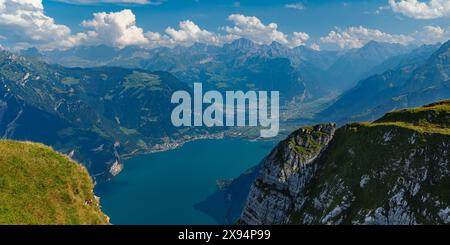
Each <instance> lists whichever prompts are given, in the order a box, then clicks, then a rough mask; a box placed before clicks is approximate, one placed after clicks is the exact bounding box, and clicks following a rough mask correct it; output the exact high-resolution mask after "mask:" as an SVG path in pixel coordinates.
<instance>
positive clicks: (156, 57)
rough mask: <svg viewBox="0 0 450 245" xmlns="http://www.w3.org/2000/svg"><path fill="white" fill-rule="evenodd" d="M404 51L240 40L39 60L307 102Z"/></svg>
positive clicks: (60, 54) (70, 53)
mask: <svg viewBox="0 0 450 245" xmlns="http://www.w3.org/2000/svg"><path fill="white" fill-rule="evenodd" d="M409 50H410V47H405V46H402V45H397V44H387V43H377V42H370V43H368V44H367V45H365V46H364V47H362V48H360V49H352V50H348V51H316V50H312V49H310V48H308V47H304V46H299V47H296V48H293V49H290V48H287V47H285V46H283V45H281V44H280V43H277V42H273V43H272V44H270V45H258V44H256V43H254V42H252V41H250V40H248V39H244V38H241V39H237V40H235V41H233V42H232V43H228V44H224V45H223V47H217V46H211V45H206V44H200V43H196V44H194V45H193V46H191V47H182V46H177V47H175V48H164V47H162V48H155V49H141V48H138V47H127V48H124V49H114V48H110V47H107V46H95V47H77V48H73V49H69V50H66V51H51V52H46V53H45V56H46V58H47V59H48V60H49V61H51V62H53V63H57V64H61V65H65V66H81V67H92V66H104V65H106V66H120V67H128V68H142V69H146V70H150V71H156V70H162V71H168V72H171V73H172V74H174V75H175V76H176V77H177V78H179V79H180V80H182V81H184V82H187V83H188V84H192V83H193V82H203V83H204V84H207V86H209V87H210V88H215V89H224V88H234V89H249V88H252V89H269V88H272V89H276V90H280V91H281V93H282V94H284V95H285V96H284V97H285V98H286V99H290V98H291V97H292V94H296V95H302V94H307V95H308V96H306V97H305V98H306V99H312V100H313V99H317V98H320V97H322V96H324V95H327V94H329V93H330V92H333V91H336V90H342V89H347V88H349V87H351V86H352V85H354V84H355V83H356V81H357V80H359V79H362V78H364V77H363V76H369V75H372V74H371V73H370V71H371V70H372V69H373V68H374V67H375V66H377V65H379V64H381V63H382V62H384V61H386V60H387V59H389V58H391V57H393V56H398V55H400V54H404V53H406V52H408V51H409ZM282 59H287V61H283V60H282ZM280 66H286V67H280ZM272 67H276V68H281V69H280V70H279V71H278V70H274V69H272ZM349 71H351V72H349ZM282 73H284V74H282Z"/></svg>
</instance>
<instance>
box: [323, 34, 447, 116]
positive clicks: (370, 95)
mask: <svg viewBox="0 0 450 245" xmlns="http://www.w3.org/2000/svg"><path fill="white" fill-rule="evenodd" d="M412 57H420V56H414V55H413V56H412ZM414 59H415V58H414ZM414 59H413V60H414ZM406 60H408V59H406ZM416 60H418V63H416V64H408V63H409V62H406V64H407V65H405V66H402V67H400V68H398V69H395V70H388V71H386V72H384V73H382V74H380V75H374V76H372V77H370V78H367V79H365V80H362V81H360V82H359V83H358V85H357V86H356V87H355V88H353V89H351V90H349V91H348V92H346V93H344V94H343V95H342V96H341V97H340V98H339V99H338V100H337V101H336V102H335V103H334V104H333V105H331V106H330V107H329V108H327V109H326V110H325V111H324V112H323V113H321V114H320V115H319V118H322V119H324V118H326V119H325V120H333V121H337V122H348V121H361V120H375V119H376V118H378V117H379V116H381V115H383V114H384V113H385V112H388V111H390V110H394V109H398V108H405V107H413V106H418V105H422V104H425V103H430V102H432V101H436V100H440V99H446V98H449V97H450V41H449V42H447V43H445V44H443V45H442V46H441V47H440V48H439V49H438V50H437V51H436V52H434V53H433V54H432V55H431V56H430V57H429V58H427V59H425V60H424V61H423V60H421V59H416Z"/></svg>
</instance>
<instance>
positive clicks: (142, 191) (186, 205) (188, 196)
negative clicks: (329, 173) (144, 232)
mask: <svg viewBox="0 0 450 245" xmlns="http://www.w3.org/2000/svg"><path fill="white" fill-rule="evenodd" d="M274 145H275V142H272V141H255V142H251V141H247V140H240V139H221V140H197V141H193V142H189V143H187V144H185V145H184V146H183V147H181V148H178V149H175V150H171V151H166V152H160V153H154V154H147V155H141V156H137V157H134V158H132V159H130V160H127V161H126V162H125V168H124V170H123V171H122V172H121V173H120V174H119V175H118V176H116V177H115V178H113V179H112V181H111V182H108V183H103V184H99V185H97V186H96V188H95V193H96V195H98V196H100V197H101V201H100V202H101V205H102V210H103V211H104V212H105V213H106V214H107V215H108V216H109V217H110V218H111V223H113V224H215V221H214V220H213V219H212V218H210V217H209V216H208V215H206V214H204V213H202V212H200V211H197V210H195V209H194V208H193V207H192V205H194V204H195V203H198V202H200V201H202V200H204V199H205V198H206V197H207V196H208V195H210V194H212V193H213V192H214V191H215V190H216V188H217V187H216V180H218V179H230V178H234V177H237V176H239V175H240V174H241V173H243V172H244V171H245V170H247V169H248V168H250V167H252V166H254V165H256V164H258V163H259V162H260V160H261V159H262V158H263V157H264V156H266V155H267V154H269V152H270V150H271V149H272V147H273V146H274Z"/></svg>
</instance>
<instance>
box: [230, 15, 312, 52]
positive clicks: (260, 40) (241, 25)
mask: <svg viewBox="0 0 450 245" xmlns="http://www.w3.org/2000/svg"><path fill="white" fill-rule="evenodd" d="M228 20H230V21H232V22H233V23H234V26H233V27H229V26H227V27H225V31H226V32H227V33H228V34H231V35H233V36H237V37H242V38H247V39H249V40H251V41H253V42H255V43H257V44H270V43H272V42H278V43H280V44H283V45H286V46H289V47H296V46H299V45H303V44H304V42H305V41H306V40H308V39H309V35H308V34H306V33H303V32H294V33H293V34H292V37H291V38H289V37H288V35H286V34H284V33H283V32H281V31H279V30H278V25H277V24H276V23H269V24H268V25H265V24H264V23H262V22H261V20H260V19H258V18H257V17H255V16H245V15H242V14H232V15H230V16H228Z"/></svg>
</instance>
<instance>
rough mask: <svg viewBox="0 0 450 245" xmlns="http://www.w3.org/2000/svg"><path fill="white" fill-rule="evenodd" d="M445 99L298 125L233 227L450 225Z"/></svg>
mask: <svg viewBox="0 0 450 245" xmlns="http://www.w3.org/2000/svg"><path fill="white" fill-rule="evenodd" d="M449 122H450V101H449V100H447V101H442V102H438V103H434V104H431V105H428V106H425V107H421V108H416V109H406V110H401V111H396V112H392V113H389V114H387V115H386V116H384V117H383V118H381V119H379V120H378V121H375V122H373V123H354V124H349V125H345V126H343V127H342V128H339V129H337V130H335V128H334V126H333V125H317V126H315V127H313V128H303V129H300V130H298V131H296V132H294V133H293V134H291V135H290V136H289V137H288V138H287V139H286V140H284V141H283V142H281V143H280V144H279V145H278V146H277V147H276V148H275V149H274V150H273V152H272V153H271V154H270V155H269V156H268V157H267V159H266V160H265V161H264V163H263V166H262V169H261V171H260V174H259V176H258V177H257V179H256V180H255V182H254V183H253V185H252V187H251V191H250V194H249V197H248V201H247V204H246V206H245V208H244V211H243V213H242V216H241V218H240V219H239V221H238V223H241V224H448V223H450V189H449V188H448V187H449V186H450V165H449V159H450V151H449V149H450V128H449V124H448V123H449Z"/></svg>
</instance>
